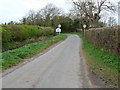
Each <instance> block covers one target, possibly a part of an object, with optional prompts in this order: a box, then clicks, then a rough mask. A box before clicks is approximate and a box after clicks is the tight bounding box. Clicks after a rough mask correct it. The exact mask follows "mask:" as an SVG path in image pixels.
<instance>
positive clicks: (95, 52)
mask: <svg viewBox="0 0 120 90" xmlns="http://www.w3.org/2000/svg"><path fill="white" fill-rule="evenodd" d="M76 34H77V35H79V36H80V37H81V38H82V39H83V50H84V52H85V53H84V55H85V57H86V60H87V65H88V67H89V70H90V71H91V72H92V73H94V74H95V75H97V76H98V77H100V78H101V80H103V81H105V84H106V87H117V88H118V87H119V85H118V84H119V81H118V77H119V75H120V72H119V71H120V66H119V60H120V59H119V57H118V56H116V55H112V54H108V53H107V52H106V51H105V50H104V49H103V48H100V47H97V46H95V45H94V44H92V43H89V42H88V40H87V38H86V37H84V36H83V35H82V33H76Z"/></svg>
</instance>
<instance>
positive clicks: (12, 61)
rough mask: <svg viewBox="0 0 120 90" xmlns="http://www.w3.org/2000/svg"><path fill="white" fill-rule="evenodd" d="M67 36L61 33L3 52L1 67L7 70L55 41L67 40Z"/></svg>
mask: <svg viewBox="0 0 120 90" xmlns="http://www.w3.org/2000/svg"><path fill="white" fill-rule="evenodd" d="M66 38H67V36H66V35H64V34H61V35H60V36H54V37H50V38H49V39H45V40H44V41H40V42H35V43H31V44H27V45H25V46H23V47H20V48H17V49H14V50H10V51H6V52H3V53H2V54H1V55H0V56H1V57H2V59H1V60H0V62H1V63H2V66H1V67H0V69H1V70H5V69H7V68H9V67H12V66H14V65H17V64H18V63H19V62H21V61H23V60H24V59H26V58H30V57H32V56H33V55H35V54H38V53H40V52H42V51H43V50H45V49H46V48H48V47H49V46H51V45H53V44H54V43H57V42H59V41H61V40H65V39H66Z"/></svg>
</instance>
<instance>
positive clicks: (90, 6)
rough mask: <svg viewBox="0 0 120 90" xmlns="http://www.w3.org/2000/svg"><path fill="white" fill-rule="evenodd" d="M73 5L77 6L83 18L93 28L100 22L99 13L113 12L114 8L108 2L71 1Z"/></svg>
mask: <svg viewBox="0 0 120 90" xmlns="http://www.w3.org/2000/svg"><path fill="white" fill-rule="evenodd" d="M72 2H73V4H74V5H75V6H77V7H78V8H79V10H80V13H81V12H82V13H83V14H82V15H83V16H84V17H88V18H89V19H90V21H91V23H92V26H93V27H97V26H98V22H99V20H100V18H101V17H100V13H101V12H102V11H103V10H107V11H108V10H112V11H115V6H114V5H113V4H112V3H111V2H109V1H108V0H77V1H74V0H72Z"/></svg>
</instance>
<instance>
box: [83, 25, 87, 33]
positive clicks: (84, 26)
mask: <svg viewBox="0 0 120 90" xmlns="http://www.w3.org/2000/svg"><path fill="white" fill-rule="evenodd" d="M86 27H87V25H86V24H84V25H83V28H84V35H85V29H86Z"/></svg>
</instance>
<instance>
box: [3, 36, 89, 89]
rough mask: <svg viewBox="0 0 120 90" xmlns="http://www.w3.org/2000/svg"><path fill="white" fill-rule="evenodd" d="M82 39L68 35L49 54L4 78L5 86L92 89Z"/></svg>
mask: <svg viewBox="0 0 120 90" xmlns="http://www.w3.org/2000/svg"><path fill="white" fill-rule="evenodd" d="M80 50H81V39H80V38H79V37H78V36H77V35H68V38H67V39H66V40H65V41H63V42H62V43H60V44H59V45H57V46H55V47H54V48H52V49H51V50H49V51H48V52H47V53H45V54H43V55H41V56H39V57H37V58H36V59H34V60H33V61H31V62H29V63H27V64H25V65H23V66H22V67H20V68H18V69H16V70H15V71H13V72H11V73H9V74H8V75H6V76H4V77H3V78H2V87H3V88H90V87H91V84H90V81H89V79H88V77H87V74H86V71H85V68H84V63H83V59H82V57H81V55H80Z"/></svg>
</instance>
